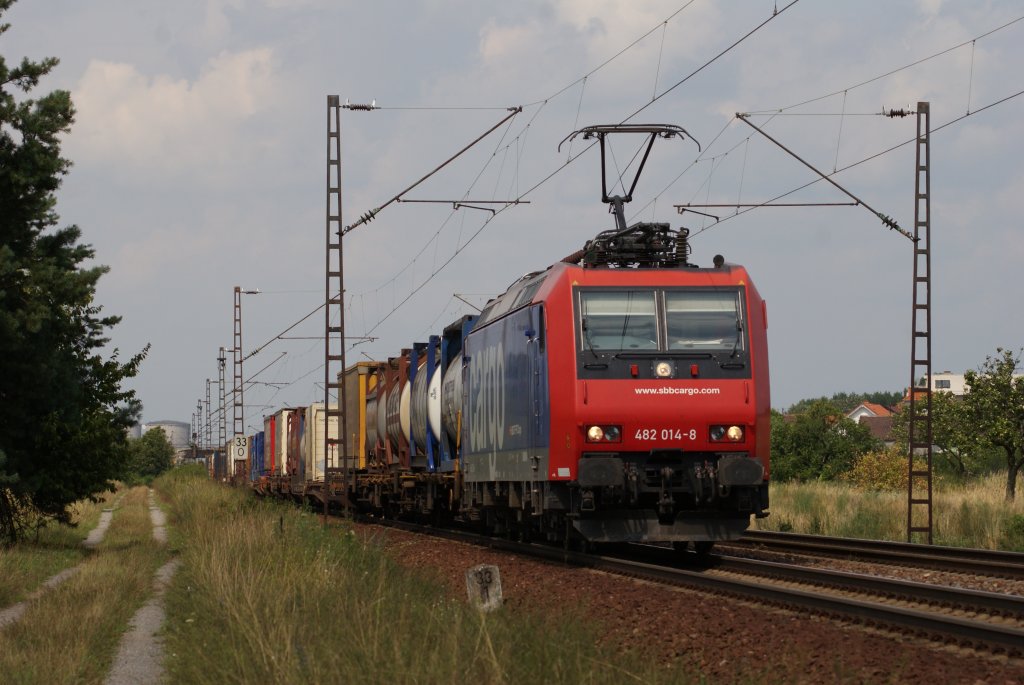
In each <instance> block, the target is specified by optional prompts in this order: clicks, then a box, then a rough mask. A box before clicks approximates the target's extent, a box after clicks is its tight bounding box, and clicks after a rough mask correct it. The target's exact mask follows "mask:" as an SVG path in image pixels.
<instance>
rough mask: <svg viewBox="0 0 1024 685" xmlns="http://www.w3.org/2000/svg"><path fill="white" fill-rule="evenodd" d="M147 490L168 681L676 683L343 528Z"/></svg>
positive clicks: (194, 477)
mask: <svg viewBox="0 0 1024 685" xmlns="http://www.w3.org/2000/svg"><path fill="white" fill-rule="evenodd" d="M154 486H155V487H156V488H157V489H158V490H159V491H160V492H161V493H163V495H164V497H166V498H167V499H168V501H169V502H170V510H171V524H172V535H173V537H172V543H173V544H174V545H176V546H177V547H178V548H179V550H180V553H181V558H182V562H183V564H182V568H181V570H180V571H179V572H178V575H177V576H176V579H175V582H174V584H173V586H172V587H171V589H170V591H169V594H168V619H167V651H168V654H169V655H170V656H169V660H168V662H167V665H168V669H169V674H170V680H171V681H172V682H181V683H190V684H192V683H222V682H247V683H309V682H340V683H343V682H358V683H470V682H480V683H529V682H537V683H540V682H544V683H616V684H618V683H624V682H644V683H648V682H652V683H658V682H687V678H685V677H682V676H681V675H680V674H679V673H678V672H671V673H666V672H665V671H664V670H661V669H659V668H658V667H657V666H656V665H654V664H651V663H649V662H644V661H642V660H641V659H640V658H639V657H638V658H636V659H631V658H630V657H628V656H627V657H620V656H618V655H614V654H610V653H609V652H608V650H607V649H601V648H599V647H598V646H597V645H596V640H597V638H598V636H599V631H600V626H599V625H596V624H595V623H594V621H593V620H592V618H588V619H587V620H584V617H582V616H573V615H572V613H571V610H570V612H569V613H562V612H560V613H558V614H555V613H554V612H552V613H551V614H547V615H532V614H524V613H520V612H511V611H506V610H501V611H498V612H495V613H493V614H482V613H479V612H478V611H476V610H475V609H473V608H472V607H471V606H469V605H468V604H467V603H465V602H461V601H453V600H451V599H448V598H447V596H446V594H445V592H444V590H443V589H442V587H441V585H440V583H434V582H431V581H430V579H429V577H425V575H424V572H423V570H422V569H421V570H419V571H417V572H413V571H409V570H406V569H403V568H401V567H399V566H397V565H395V564H394V563H393V562H391V561H389V560H388V558H387V557H386V556H384V555H383V554H382V553H381V552H380V551H379V550H378V549H377V548H375V547H374V546H373V545H372V544H367V543H364V542H362V541H360V540H359V539H357V538H356V537H355V535H354V534H352V533H351V532H350V531H349V532H347V531H346V527H345V525H346V524H344V523H342V524H339V525H333V524H332V525H331V526H330V527H329V528H328V529H326V530H325V529H324V528H323V526H322V525H321V523H320V521H319V520H318V519H317V518H316V517H314V516H312V515H310V514H307V513H303V512H301V511H299V510H297V509H295V508H294V507H292V506H287V505H279V504H275V503H273V502H262V501H258V500H255V499H253V498H252V497H251V495H249V494H247V493H245V492H242V491H239V490H235V489H230V488H225V487H222V486H218V485H217V484H215V483H212V482H211V481H210V480H209V479H208V478H207V477H206V475H205V473H204V472H203V471H202V469H201V468H192V467H189V468H184V469H175V470H173V471H171V472H170V473H168V474H166V475H164V476H162V477H160V478H158V479H157V480H156V481H155V482H154ZM692 680H693V681H695V680H696V678H694V679H692Z"/></svg>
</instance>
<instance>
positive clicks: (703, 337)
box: [665, 290, 743, 350]
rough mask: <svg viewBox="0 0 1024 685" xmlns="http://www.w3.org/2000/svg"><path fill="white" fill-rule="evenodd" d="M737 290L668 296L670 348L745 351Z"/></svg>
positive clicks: (667, 310)
mask: <svg viewBox="0 0 1024 685" xmlns="http://www.w3.org/2000/svg"><path fill="white" fill-rule="evenodd" d="M741 312H742V309H741V307H740V298H739V293H738V292H736V291H731V292H730V291H725V292H722V291H715V290H690V291H675V292H673V291H667V292H666V293H665V323H666V328H667V330H668V349H670V350H707V349H715V350H721V349H734V348H735V349H740V350H742V349H743V336H742V331H743V325H742V324H743V319H742V318H741V316H740V315H741Z"/></svg>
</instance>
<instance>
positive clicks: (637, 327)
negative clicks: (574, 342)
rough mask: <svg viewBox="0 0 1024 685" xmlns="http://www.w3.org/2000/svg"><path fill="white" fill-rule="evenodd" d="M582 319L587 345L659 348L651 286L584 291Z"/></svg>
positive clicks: (588, 346)
mask: <svg viewBox="0 0 1024 685" xmlns="http://www.w3.org/2000/svg"><path fill="white" fill-rule="evenodd" d="M580 320H581V327H582V329H583V330H582V333H583V335H582V342H583V345H584V347H585V348H590V349H592V350H656V349H658V315H657V307H656V300H655V293H654V292H653V291H651V290H636V291H633V290H601V291H584V292H581V293H580Z"/></svg>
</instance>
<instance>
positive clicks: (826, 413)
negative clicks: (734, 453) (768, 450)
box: [771, 400, 881, 481]
mask: <svg viewBox="0 0 1024 685" xmlns="http://www.w3.org/2000/svg"><path fill="white" fill-rule="evenodd" d="M771 447H772V477H773V478H775V479H777V480H780V481H785V480H801V481H805V480H832V479H835V478H836V477H838V476H839V475H840V474H842V473H845V472H846V471H849V470H850V469H851V468H852V467H853V464H854V461H855V460H856V458H857V457H858V456H860V455H862V454H864V453H865V452H867V451H869V450H876V449H880V448H881V443H880V441H878V440H876V439H875V438H873V437H871V432H870V431H869V430H868V428H867V427H866V426H862V425H860V424H859V423H854V422H853V421H851V420H850V419H848V418H846V416H845V415H844V413H843V412H842V411H841V410H840V409H839V408H838V407H837V406H836V405H834V404H832V403H831V402H829V401H828V400H817V401H815V402H812V403H811V404H810V405H809V406H808V407H807V409H806V411H804V412H802V413H800V414H791V415H789V416H785V417H784V416H782V415H781V414H779V413H778V412H772V436H771Z"/></svg>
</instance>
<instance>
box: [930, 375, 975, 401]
mask: <svg viewBox="0 0 1024 685" xmlns="http://www.w3.org/2000/svg"><path fill="white" fill-rule="evenodd" d="M935 391H940V392H948V393H952V394H954V395H956V396H957V397H963V395H964V393H966V392H967V381H966V380H965V379H964V375H963V374H962V373H950V372H949V371H943V372H942V373H933V374H932V392H935Z"/></svg>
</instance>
